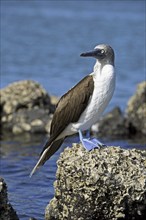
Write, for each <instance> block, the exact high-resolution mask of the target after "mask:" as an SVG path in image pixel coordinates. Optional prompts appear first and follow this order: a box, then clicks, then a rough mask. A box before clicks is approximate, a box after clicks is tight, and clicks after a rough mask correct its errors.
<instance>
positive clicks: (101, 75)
mask: <svg viewBox="0 0 146 220" xmlns="http://www.w3.org/2000/svg"><path fill="white" fill-rule="evenodd" d="M92 74H93V77H94V79H95V81H96V80H97V81H99V82H101V81H103V82H105V81H106V80H107V81H108V80H110V79H113V78H115V70H114V64H113V63H108V62H107V63H104V64H103V63H100V62H99V61H98V60H97V61H96V63H95V66H94V70H93V73H92Z"/></svg>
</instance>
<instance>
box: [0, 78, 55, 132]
mask: <svg viewBox="0 0 146 220" xmlns="http://www.w3.org/2000/svg"><path fill="white" fill-rule="evenodd" d="M0 95H1V101H0V109H1V122H2V129H3V131H5V130H9V131H11V132H13V133H14V134H20V133H22V132H32V133H39V132H47V131H46V129H45V126H46V125H47V123H48V121H49V120H50V116H49V114H52V113H53V111H54V105H52V103H51V101H50V96H49V95H48V93H47V92H46V91H45V89H43V88H42V87H41V86H40V85H39V84H38V83H37V82H34V81H31V80H24V81H19V82H15V83H12V84H10V85H9V86H7V87H6V88H4V89H1V90H0ZM36 121H37V123H36ZM38 121H39V123H38Z"/></svg>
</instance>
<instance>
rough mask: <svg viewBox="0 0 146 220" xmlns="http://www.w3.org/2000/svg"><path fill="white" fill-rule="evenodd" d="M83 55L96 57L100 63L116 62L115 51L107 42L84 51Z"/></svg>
mask: <svg viewBox="0 0 146 220" xmlns="http://www.w3.org/2000/svg"><path fill="white" fill-rule="evenodd" d="M80 56H81V57H94V58H96V59H97V60H98V61H99V62H100V63H111V64H113V63H114V51H113V49H112V48H111V47H110V46H109V45H107V44H99V45H97V46H96V47H95V48H94V49H93V50H92V51H89V52H85V53H82V54H81V55H80Z"/></svg>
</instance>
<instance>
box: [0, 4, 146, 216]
mask: <svg viewBox="0 0 146 220" xmlns="http://www.w3.org/2000/svg"><path fill="white" fill-rule="evenodd" d="M145 31H146V30H145V1H142V0H137V1H136V0H133V1H132V0H129V1H126V0H125V1H122V0H121V1H120V0H119V1H116V0H115V1H112V0H107V1H106V0H105V1H104V0H103V1H83V0H80V1H75V0H74V1H69V0H68V1H67V0H66V1H59V0H58V1H43V0H42V1H41V0H40V1H33V0H30V1H28V0H24V1H23V0H17V1H13V0H8V1H7V0H2V1H1V38H0V40H1V47H0V51H1V70H0V71H1V85H0V87H1V88H3V87H5V86H7V85H8V84H10V83H12V82H14V81H19V80H24V79H31V80H35V81H37V82H39V83H40V84H41V85H42V86H43V87H44V88H45V89H46V90H47V91H48V93H49V94H51V95H56V96H58V97H60V96H61V95H63V94H64V93H65V92H66V91H67V90H69V89H70V88H71V87H72V86H73V85H75V84H76V83H77V82H78V81H79V80H80V79H81V78H83V77H84V76H86V75H87V74H89V73H91V72H92V69H93V65H94V63H95V60H94V59H92V58H81V57H80V54H81V53H82V52H86V51H89V50H91V49H93V48H94V47H95V46H96V45H97V44H100V43H106V44H109V45H111V46H112V47H113V48H114V50H115V56H116V61H115V67H116V73H117V84H116V90H115V94H114V96H113V98H112V100H111V102H110V104H109V107H108V108H107V110H106V111H107V112H108V111H110V110H111V109H112V108H113V107H115V106H119V107H120V108H121V109H122V110H123V111H124V110H125V108H126V105H127V102H128V100H129V98H130V97H131V96H132V95H133V94H134V92H135V91H136V87H137V84H138V83H140V82H142V81H143V80H146V75H145V58H146V57H145ZM45 139H46V137H45V136H44V135H37V137H36V136H35V137H34V136H32V137H31V136H30V135H28V137H23V135H22V136H20V137H10V138H9V139H8V140H2V141H1V151H2V156H1V170H0V172H1V176H3V177H4V178H5V180H6V182H7V185H8V189H9V194H8V196H9V200H10V202H11V203H12V205H13V206H14V208H15V209H16V210H17V213H18V215H19V218H20V219H21V220H28V219H29V217H35V218H37V219H38V220H42V219H44V210H45V207H46V205H47V204H48V202H49V201H50V199H51V198H52V197H53V195H54V188H53V182H54V180H55V173H56V168H57V165H56V160H57V159H58V157H59V154H60V152H62V151H63V149H64V148H65V147H66V146H68V145H71V143H72V142H73V141H76V140H77V138H76V137H75V139H68V140H67V141H66V142H65V143H64V144H63V146H62V147H61V149H60V150H59V151H58V152H57V153H56V154H55V155H54V156H53V157H52V158H51V159H50V160H49V161H48V162H47V163H46V165H45V166H44V167H43V168H42V169H41V170H40V172H38V173H37V174H36V175H34V176H33V177H32V178H31V179H30V178H29V173H30V171H31V169H32V168H33V166H34V164H35V163H36V161H37V159H38V155H39V153H40V151H41V149H42V145H43V143H44V141H45ZM107 144H114V145H116V146H117V145H120V146H123V147H133V146H136V145H134V143H133V144H129V142H128V141H123V140H117V141H114V142H112V141H110V140H109V141H108V143H107ZM137 146H140V147H142V146H141V145H140V143H139V144H138V145H137Z"/></svg>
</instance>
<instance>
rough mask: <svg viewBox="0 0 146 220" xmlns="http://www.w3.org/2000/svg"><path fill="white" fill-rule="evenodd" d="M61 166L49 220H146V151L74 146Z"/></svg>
mask: <svg viewBox="0 0 146 220" xmlns="http://www.w3.org/2000/svg"><path fill="white" fill-rule="evenodd" d="M57 165H58V169H57V173H56V178H57V180H56V181H55V183H54V188H55V196H54V198H53V199H52V200H51V201H50V203H49V205H48V206H47V208H46V216H45V219H46V220H53V219H56V220H62V219H73V220H74V219H79V220H92V219H98V220H105V219H108V220H118V219H119V220H121V219H123V220H127V219H135V220H136V219H137V220H140V219H145V218H146V151H140V150H136V149H132V150H124V149H121V148H119V147H107V148H101V149H94V150H92V151H90V152H87V151H86V150H85V149H84V148H83V147H82V145H81V144H73V147H72V148H66V149H65V150H64V152H63V153H62V154H61V156H60V158H59V160H58V162H57Z"/></svg>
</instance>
